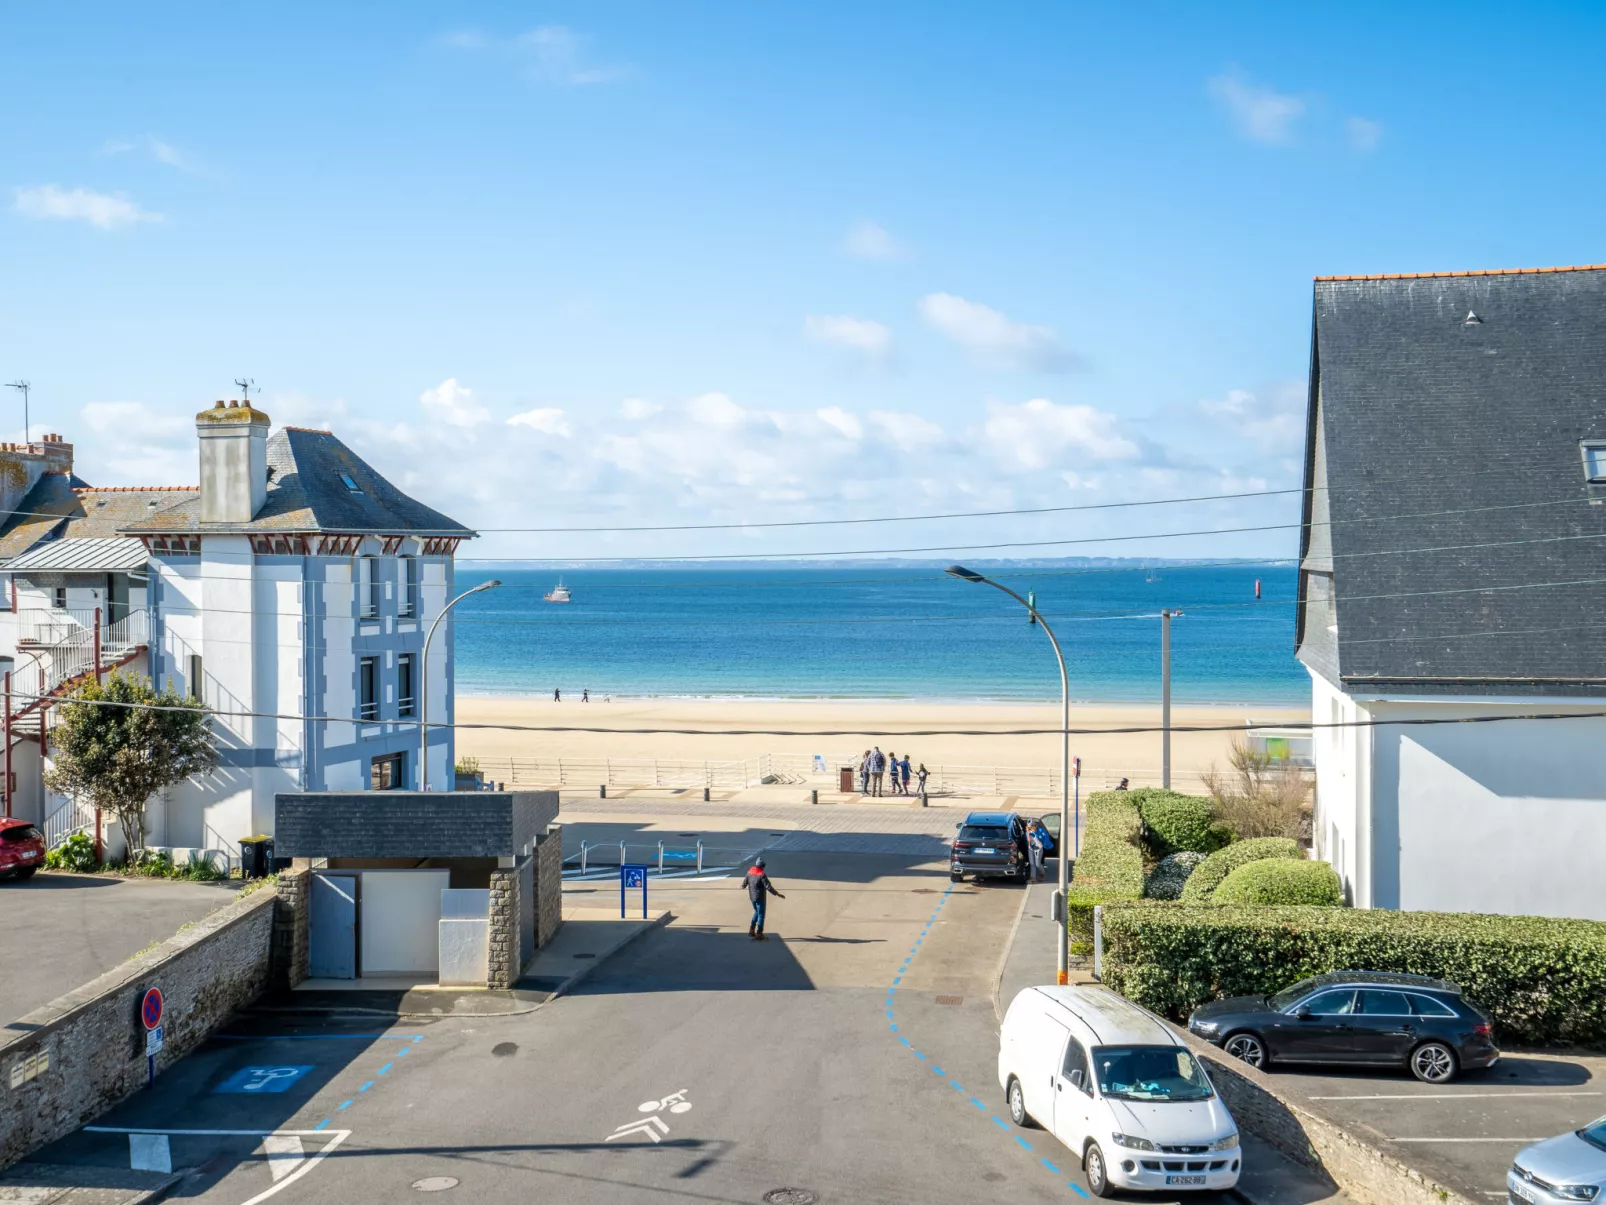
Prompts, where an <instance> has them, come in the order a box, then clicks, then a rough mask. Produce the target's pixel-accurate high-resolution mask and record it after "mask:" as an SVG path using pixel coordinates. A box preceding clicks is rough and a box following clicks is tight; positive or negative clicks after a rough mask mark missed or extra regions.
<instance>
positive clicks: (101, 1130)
mask: <svg viewBox="0 0 1606 1205" xmlns="http://www.w3.org/2000/svg"><path fill="white" fill-rule="evenodd" d="M324 1124H325V1125H328V1124H329V1123H328V1122H327V1121H326V1122H324ZM84 1132H85V1133H89V1134H127V1135H128V1136H129V1138H130V1139H133V1138H135V1137H139V1136H144V1137H148V1138H160V1139H161V1140H162V1145H164V1146H165V1145H167V1144H168V1142H169V1140H170V1139H172V1138H261V1139H262V1140H263V1142H264V1144H266V1141H267V1140H268V1139H269V1138H296V1139H300V1138H309V1137H316V1138H320V1139H322V1140H323V1143H324V1145H323V1148H322V1149H321V1150H318V1151H316V1152H314V1153H313V1154H311V1155H307V1156H305V1157H304V1158H303V1159H302V1161H301V1165H300V1166H299V1167H297V1168H295V1170H293V1171H287V1172H285V1173H283V1175H282V1178H279V1179H277V1180H276V1181H275V1183H274V1185H273V1187H272V1188H269V1189H266V1190H265V1191H263V1192H259V1193H257V1195H256V1196H254V1197H252V1198H250V1199H249V1200H247V1201H242V1202H241V1203H240V1205H261V1203H262V1202H263V1201H266V1200H267V1199H268V1198H269V1197H271V1196H273V1195H274V1194H275V1193H276V1192H278V1191H279V1190H280V1189H281V1188H288V1187H289V1186H290V1185H292V1184H294V1183H295V1182H296V1181H297V1180H299V1179H301V1177H302V1176H304V1175H306V1174H307V1173H308V1172H310V1171H311V1170H312V1169H313V1168H315V1167H317V1166H318V1164H320V1163H322V1162H323V1161H324V1158H325V1157H326V1156H328V1155H329V1154H330V1153H331V1152H332V1151H333V1150H334V1149H335V1148H336V1147H337V1146H339V1145H340V1144H341V1143H342V1142H344V1141H345V1140H346V1139H347V1138H349V1137H351V1131H350V1130H329V1131H328V1132H326V1133H319V1131H318V1130H169V1129H163V1128H160V1127H157V1126H144V1127H141V1126H85V1127H84ZM131 1145H132V1144H131ZM153 1145H154V1144H153ZM269 1166H270V1167H271V1166H272V1154H271V1152H270V1154H269ZM168 1170H171V1169H170V1168H169V1169H168Z"/></svg>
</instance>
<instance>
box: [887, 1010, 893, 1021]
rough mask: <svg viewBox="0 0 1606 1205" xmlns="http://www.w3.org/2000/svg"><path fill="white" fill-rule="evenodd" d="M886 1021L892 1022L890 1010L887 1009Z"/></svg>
mask: <svg viewBox="0 0 1606 1205" xmlns="http://www.w3.org/2000/svg"><path fill="white" fill-rule="evenodd" d="M887 1020H889V1021H890V1020H892V1010H891V1009H890V1008H889V1009H887Z"/></svg>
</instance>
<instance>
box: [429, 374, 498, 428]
mask: <svg viewBox="0 0 1606 1205" xmlns="http://www.w3.org/2000/svg"><path fill="white" fill-rule="evenodd" d="M418 400H419V401H420V402H421V403H422V404H423V406H424V408H425V409H426V410H429V411H433V412H434V413H433V417H435V418H438V419H440V420H441V421H442V422H445V423H448V424H450V425H451V426H453V427H476V426H478V425H479V424H480V423H488V422H490V421H491V412H490V411H489V410H487V409H486V408H485V407H484V406H482V405H480V403H479V402H477V401H475V400H474V391H473V390H472V389H470V388H468V387H467V386H466V385H459V384H458V383H457V378H456V377H447V378H446V379H445V380H444V381H442V382H441V383H440V384H439V385H437V386H435V388H433V389H426V390H424V392H423V393H421V394H419V395H418Z"/></svg>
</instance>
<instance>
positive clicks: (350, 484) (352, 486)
mask: <svg viewBox="0 0 1606 1205" xmlns="http://www.w3.org/2000/svg"><path fill="white" fill-rule="evenodd" d="M340 480H341V481H343V482H345V484H346V488H347V489H348V490H350V491H351V492H352V493H354V494H360V493H362V486H360V485H358V484H357V483H356V482H355V481H353V480H352V479H351V474H350V473H342V474H340Z"/></svg>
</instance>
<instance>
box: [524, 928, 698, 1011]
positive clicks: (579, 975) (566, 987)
mask: <svg viewBox="0 0 1606 1205" xmlns="http://www.w3.org/2000/svg"><path fill="white" fill-rule="evenodd" d="M674 919H675V914H674V913H672V912H663V913H660V914H659V915H658V916H656V917H654V918H653V919H652V920H651V921H649V922H648V923H647V924H645V925H643V926H642V927H641V928H639V929H637V930H636V931H635V932H634V933H627V934H625V936H623V937H621V938H620V939H619V940H618V941H616V942H614V943H613V945H611V946H609V947H608V948H607V949H606V950H599V951H598V952H597V956H596V957H595V958H593V959H591V960H590V961H588V962H587V963H586V965H585V966H583V967H581V968H580V969H579V970H577V971H575V972H574V973H573V974H572V975H570V976H569V977H568V978H567V979H565V980H564V981H563V982H562V983H560V984H558V986H557V987H555V988H554V989H553V990H552V993H551V994H550V995H549V996H547V998H546V999H545V1000H543V1001H542V1002H541V1003H540V1004H537V1005H536V1006H535V1008H542V1007H545V1006H546V1005H548V1004H551V1003H552V1002H553V1001H554V1000H556V999H557V998H558V997H559V996H563V995H566V994H567V993H569V992H570V991H572V990H573V989H574V987H575V985H576V984H578V983H580V982H581V981H582V980H584V979H585V978H586V976H588V975H590V974H591V973H592V972H593V971H595V970H596V969H597V967H599V966H600V965H602V964H603V963H604V962H606V961H607V960H608V959H610V958H612V957H613V956H614V955H615V954H617V953H618V952H619V951H620V950H622V949H624V948H625V947H626V946H628V945H629V944H630V943H631V942H633V941H635V940H636V938H638V937H641V936H643V935H644V934H647V933H650V932H652V931H653V930H654V929H661V928H663V927H664V926H665V925H667V924H669V922H670V921H672V920H674ZM529 1011H530V1012H534V1011H535V1009H530V1010H529Z"/></svg>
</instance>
